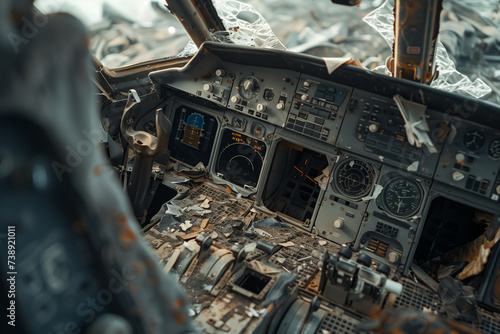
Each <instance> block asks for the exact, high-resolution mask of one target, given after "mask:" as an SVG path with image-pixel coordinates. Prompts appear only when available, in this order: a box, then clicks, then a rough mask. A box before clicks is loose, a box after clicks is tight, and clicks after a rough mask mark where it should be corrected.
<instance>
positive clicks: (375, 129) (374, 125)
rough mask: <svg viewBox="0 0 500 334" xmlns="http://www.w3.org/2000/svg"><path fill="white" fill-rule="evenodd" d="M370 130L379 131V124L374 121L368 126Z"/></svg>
mask: <svg viewBox="0 0 500 334" xmlns="http://www.w3.org/2000/svg"><path fill="white" fill-rule="evenodd" d="M368 130H370V132H377V131H378V125H377V124H375V123H372V124H370V126H369V127H368Z"/></svg>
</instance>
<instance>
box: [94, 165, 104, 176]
mask: <svg viewBox="0 0 500 334" xmlns="http://www.w3.org/2000/svg"><path fill="white" fill-rule="evenodd" d="M94 174H95V175H97V176H99V175H101V174H102V168H101V166H95V167H94Z"/></svg>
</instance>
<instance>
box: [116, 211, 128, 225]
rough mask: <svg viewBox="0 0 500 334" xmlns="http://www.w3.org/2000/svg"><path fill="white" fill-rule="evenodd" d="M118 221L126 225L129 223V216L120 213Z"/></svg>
mask: <svg viewBox="0 0 500 334" xmlns="http://www.w3.org/2000/svg"><path fill="white" fill-rule="evenodd" d="M117 222H118V225H120V226H125V225H126V224H127V216H125V215H124V214H120V215H118V217H117Z"/></svg>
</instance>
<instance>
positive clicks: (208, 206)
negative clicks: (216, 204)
mask: <svg viewBox="0 0 500 334" xmlns="http://www.w3.org/2000/svg"><path fill="white" fill-rule="evenodd" d="M200 208H202V209H210V201H209V200H208V198H207V199H205V201H203V203H201V205H200Z"/></svg>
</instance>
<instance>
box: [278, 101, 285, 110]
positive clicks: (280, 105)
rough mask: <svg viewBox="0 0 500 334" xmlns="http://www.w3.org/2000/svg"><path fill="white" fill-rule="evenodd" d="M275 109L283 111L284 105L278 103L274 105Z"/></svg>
mask: <svg viewBox="0 0 500 334" xmlns="http://www.w3.org/2000/svg"><path fill="white" fill-rule="evenodd" d="M276 109H278V110H284V109H285V104H284V103H283V102H278V104H277V105H276Z"/></svg>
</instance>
